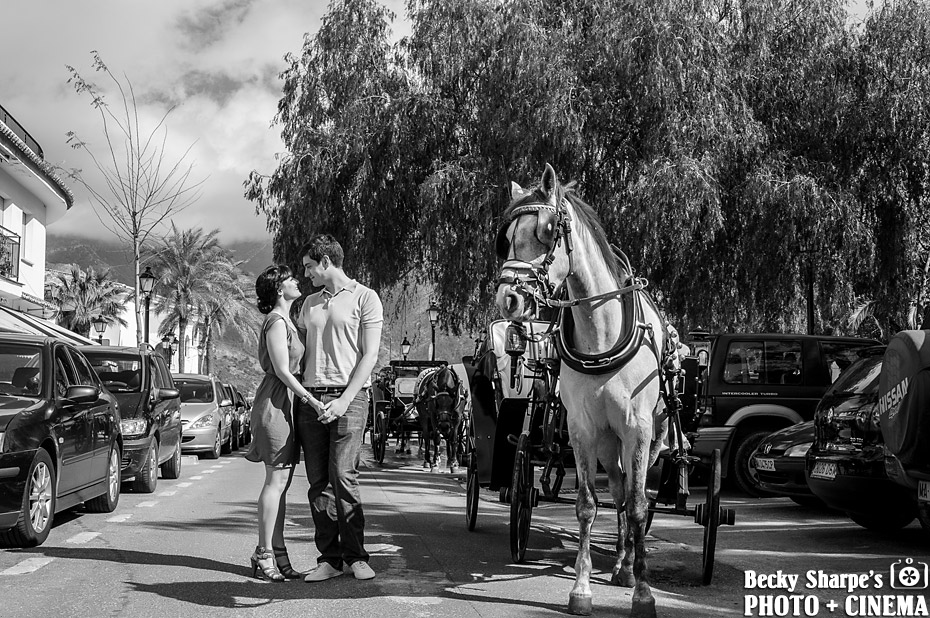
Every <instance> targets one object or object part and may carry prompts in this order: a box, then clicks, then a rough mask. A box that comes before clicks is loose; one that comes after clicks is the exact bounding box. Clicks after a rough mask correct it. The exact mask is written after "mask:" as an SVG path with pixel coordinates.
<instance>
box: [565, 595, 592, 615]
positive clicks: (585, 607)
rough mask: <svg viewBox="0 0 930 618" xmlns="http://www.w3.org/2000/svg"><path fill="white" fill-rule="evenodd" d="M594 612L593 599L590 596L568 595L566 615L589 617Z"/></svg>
mask: <svg viewBox="0 0 930 618" xmlns="http://www.w3.org/2000/svg"><path fill="white" fill-rule="evenodd" d="M593 611H594V599H593V597H592V596H591V595H590V594H574V593H573V594H569V595H568V613H569V614H575V615H576V616H590V615H591V612H593Z"/></svg>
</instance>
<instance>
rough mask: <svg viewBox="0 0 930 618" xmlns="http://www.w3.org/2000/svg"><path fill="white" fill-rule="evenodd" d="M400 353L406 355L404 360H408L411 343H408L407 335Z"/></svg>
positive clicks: (401, 345) (401, 343)
mask: <svg viewBox="0 0 930 618" xmlns="http://www.w3.org/2000/svg"><path fill="white" fill-rule="evenodd" d="M400 353H401V354H403V355H404V360H407V355H408V354H410V342H409V341H407V335H404V340H403V341H401V342H400Z"/></svg>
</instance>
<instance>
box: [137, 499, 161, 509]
mask: <svg viewBox="0 0 930 618" xmlns="http://www.w3.org/2000/svg"><path fill="white" fill-rule="evenodd" d="M156 504H158V500H148V501H146V502H140V503H139V504H137V505H136V506H137V507H139V508H148V507H152V506H155V505H156Z"/></svg>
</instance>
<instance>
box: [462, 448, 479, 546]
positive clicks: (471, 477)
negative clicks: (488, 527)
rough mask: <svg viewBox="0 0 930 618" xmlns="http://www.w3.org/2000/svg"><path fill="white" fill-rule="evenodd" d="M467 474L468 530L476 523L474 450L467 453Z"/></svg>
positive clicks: (476, 465)
mask: <svg viewBox="0 0 930 618" xmlns="http://www.w3.org/2000/svg"><path fill="white" fill-rule="evenodd" d="M467 457H468V474H467V476H466V481H465V523H466V524H467V525H468V530H469V531H472V530H474V529H475V524H477V523H478V492H479V490H480V487H479V486H478V454H477V453H476V452H474V451H472V452H471V453H469V454H468V456H467Z"/></svg>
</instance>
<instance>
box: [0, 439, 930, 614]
mask: <svg viewBox="0 0 930 618" xmlns="http://www.w3.org/2000/svg"><path fill="white" fill-rule="evenodd" d="M363 459H364V462H363V472H362V477H361V478H362V484H363V500H364V502H365V505H366V519H367V522H368V523H367V533H368V539H367V543H368V548H369V551H370V552H371V554H372V559H371V564H372V567H373V568H374V569H375V570H376V571H377V573H378V576H377V577H376V578H375V579H374V580H371V581H365V582H362V581H356V580H355V579H353V578H352V577H351V576H343V577H338V578H335V579H333V580H330V581H327V582H321V583H315V584H307V583H304V582H302V581H292V582H286V583H269V582H261V581H257V580H255V579H252V578H251V577H250V567H249V566H248V558H249V555H250V554H251V552H252V550H253V548H254V546H255V543H256V538H257V532H256V523H255V522H256V519H255V500H256V497H257V495H258V492H259V489H260V485H261V481H262V476H263V472H262V467H261V466H260V465H257V464H253V463H250V462H248V461H246V460H244V459H243V458H242V457H241V455H238V454H233V455H229V456H224V457H222V458H220V459H219V460H218V461H208V460H200V461H198V460H196V459H195V458H192V457H185V458H184V464H183V468H182V477H181V478H180V479H178V480H175V481H169V480H164V479H160V480H159V483H158V488H157V491H156V492H155V493H154V494H148V495H143V494H133V493H125V494H123V495H122V496H121V499H120V505H119V507H118V509H117V510H116V511H115V512H114V513H111V514H106V515H101V514H93V513H86V512H84V511H82V510H80V509H78V510H74V511H70V512H67V513H64V514H59V516H58V517H57V520H58V521H57V524H56V526H55V528H54V529H53V530H52V533H51V536H50V537H49V539H48V541H47V542H46V543H45V544H44V545H43V546H41V547H38V548H35V549H30V550H0V616H11V617H13V616H15V617H17V618H30V617H32V616H36V617H38V616H47V615H56V616H132V617H136V616H139V617H147V616H153V617H154V616H159V617H163V616H207V617H210V616H227V617H228V616H256V617H258V616H261V617H267V618H272V617H277V616H281V617H285V616H286V617H288V618H291V617H293V616H326V617H327V618H337V617H338V618H350V617H353V616H379V617H381V616H385V617H387V616H390V617H395V616H397V617H407V616H410V617H429V616H443V617H451V618H457V617H473V616H478V617H505V616H506V617H510V616H517V617H522V616H534V617H535V616H556V615H562V614H564V613H565V605H566V602H567V599H568V592H569V589H570V588H571V585H572V581H573V568H572V565H573V563H574V557H575V548H576V543H577V526H576V524H575V521H574V514H573V513H574V509H573V507H572V506H571V505H569V504H546V503H543V504H541V505H540V507H539V508H537V509H535V510H534V513H533V527H532V531H531V536H530V542H529V549H528V551H527V561H526V562H525V563H524V564H513V563H512V562H511V559H510V551H509V531H508V530H509V528H508V526H509V506H507V505H503V504H501V503H499V502H498V501H497V496H496V495H492V494H491V493H490V492H484V493H483V495H482V501H481V503H480V506H479V514H478V526H477V529H476V530H475V531H474V532H468V531H467V529H466V527H465V518H464V504H465V498H464V489H463V485H464V476H463V475H458V476H452V475H450V474H449V473H448V472H443V473H441V474H430V473H428V472H425V471H423V469H422V468H421V467H420V465H419V461H417V460H416V456H415V455H414V456H412V457H405V458H398V457H395V456H394V455H392V454H389V455H388V460H386V461H385V465H384V466H383V467H382V466H378V465H377V464H375V463H373V462H372V461H371V460H370V451H368V448H367V447H365V450H364V452H363ZM306 488H307V483H306V477H305V476H304V474H303V471H302V470H300V469H298V472H297V474H296V475H295V478H294V484H293V486H292V488H291V491H290V493H289V498H288V501H289V511H288V527H287V533H286V534H287V538H288V546H289V548H290V552H291V560H292V562H293V563H294V565H295V567H297V568H298V569H309V568H310V567H312V566H313V565H314V564H315V563H316V559H315V558H316V551H315V548H314V545H313V541H312V537H313V529H312V522H311V520H310V514H309V508H308V506H307V503H306V494H305V492H306ZM694 493H695V496H696V497H697V496H702V495H703V493H702V492H701V491H700V490H698V489H695V492H694ZM723 503H724V505H725V506H729V507H732V508H735V509H736V511H737V525H736V526H732V527H722V528H721V529H720V534H719V537H718V543H717V544H718V549H717V554H716V555H717V567H716V571H715V577H714V580H713V582H712V584H711V585H709V586H702V585H701V583H700V579H701V544H702V534H703V529H702V528H701V527H700V526H698V525H696V524H694V523H693V521H692V520H690V519H687V518H684V517H680V516H671V515H657V516H656V518H655V521H654V523H653V527H652V530H651V534H650V537H649V539H648V543H647V545H648V549H649V552H650V553H649V567H650V570H651V577H652V582H653V590H654V593H655V596H656V600H657V606H658V615H659V616H667V617H675V618H677V617H679V616H680V617H685V616H687V617H689V618H690V617H694V616H708V617H711V616H743V615H762V614H760V613H758V611H757V610H755V609H751V608H749V609H751V611H750V612H749V613H747V608H748V607H749V606H748V605H747V604H748V603H751V602H757V601H759V600H760V599H761V601H762V602H763V603H765V602H769V603H772V606H771V609H772V612H771V613H770V614H769V615H789V616H793V615H815V616H846V615H869V614H868V613H862V611H860V609H859V607H860V606H858V605H856V603H859V602H860V597H862V596H863V595H865V596H873V597H875V596H877V595H879V594H894V595H896V597H895V598H897V596H900V595H904V596H907V597H909V598H910V602H911V603H914V602H915V601H914V599H916V598H917V597H918V596H920V595H921V594H923V593H926V590H919V591H915V590H905V591H900V590H893V589H891V588H890V587H889V582H888V581H887V579H888V574H889V572H890V571H889V570H890V567H891V565H892V564H894V563H895V562H896V561H898V560H901V559H905V558H914V559H919V560H926V559H927V556H928V554H930V535H927V534H926V533H925V532H924V531H922V530H921V529H920V528H919V526H918V525H917V524H916V523H915V524H912V525H911V526H910V527H908V528H907V529H905V530H903V531H901V532H899V533H896V534H894V535H888V536H878V535H875V534H872V533H869V532H867V531H864V530H862V529H861V528H859V527H858V526H856V525H855V524H853V523H852V522H849V521H848V520H846V519H845V517H843V516H841V515H837V514H833V513H829V512H824V511H818V510H814V509H805V508H802V507H799V506H796V505H795V504H794V503H792V502H790V501H789V500H787V499H783V498H769V499H746V498H744V497H741V496H739V495H737V494H729V493H726V492H725V493H724V496H723ZM615 528H616V524H615V515H614V512H613V511H610V510H607V509H602V510H601V512H600V514H599V517H598V519H597V522H596V524H595V537H594V553H593V556H594V557H593V560H594V569H595V574H594V578H593V589H594V603H595V615H597V616H626V615H628V613H629V609H630V591H629V590H628V589H623V588H618V587H615V586H612V585H610V584H609V576H610V569H611V567H612V565H613V562H614V558H613V555H612V554H613V546H614V542H615V541H614V534H615ZM750 571H751V572H755V573H758V574H764V575H776V574H777V573H778V572H779V571H781V574H782V575H783V576H785V575H798V576H799V578H800V583H798V584H797V585H796V588H795V589H794V591H793V593H792V592H791V591H788V590H761V589H760V590H753V589H747V588H746V581H747V579H746V578H747V572H750ZM809 571H811V572H814V573H815V575H820V574H819V573H817V572H818V571H819V572H822V573H823V576H827V575H830V574H833V575H836V574H854V573H859V574H865V575H866V577H868V574H869V573H870V572H871V573H872V574H873V577H874V575H875V574H884V575H885V580H886V581H885V582H884V585H883V586H882V589H881V590H876V589H874V588H869V589H867V590H866V591H864V592H863V591H859V592H857V593H849V592H847V590H846V589H842V590H839V589H831V588H828V587H826V586H829V585H834V584H836V585H838V582H837V581H830V580H825V581H824V582H820V583H822V584H823V587H821V586H820V585H819V584H818V587H817V588H815V589H806V588H805V587H804V582H805V578H806V575H807V573H808V572H809ZM834 579H835V578H834ZM788 581H789V579H788V578H787V577H783V578H782V579H781V580H776V579H775V578H772V582H771V583H787V582H788ZM847 583H848V582H847ZM792 594H794V595H796V596H798V597H799V598H800V601H798V602H799V603H804V602H805V600H806V599H807V597H808V596H813V597H816V601H817V604H818V608H817V612H816V613H804V612H803V605H802V606H801V609H802V611H801V612H800V613H795V612H793V611H789V613H777V611H778V610H779V609H780V606H779V605H778V604H779V603H790V602H791V595H792ZM765 596H769V597H770V600H769V601H766V600H765V599H764V598H762V597H765ZM778 597H785V599H781V600H779V598H778ZM847 597H853V606H850V607H851V609H852V612H849V613H848V612H847V611H846V610H847V609H849V608H847V606H846V603H847ZM922 598H924V600H925V597H922ZM830 601H834V602H836V603H838V606H837V607H836V608H835V609H834V610H833V611H830V610H829V609H828V608H827V607H826V603H828V602H830ZM806 602H807V603H812V601H810V600H806ZM916 602H917V603H919V599H918V600H917V601H916ZM791 609H792V608H790V607H789V610H791ZM872 615H881V614H872Z"/></svg>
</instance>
